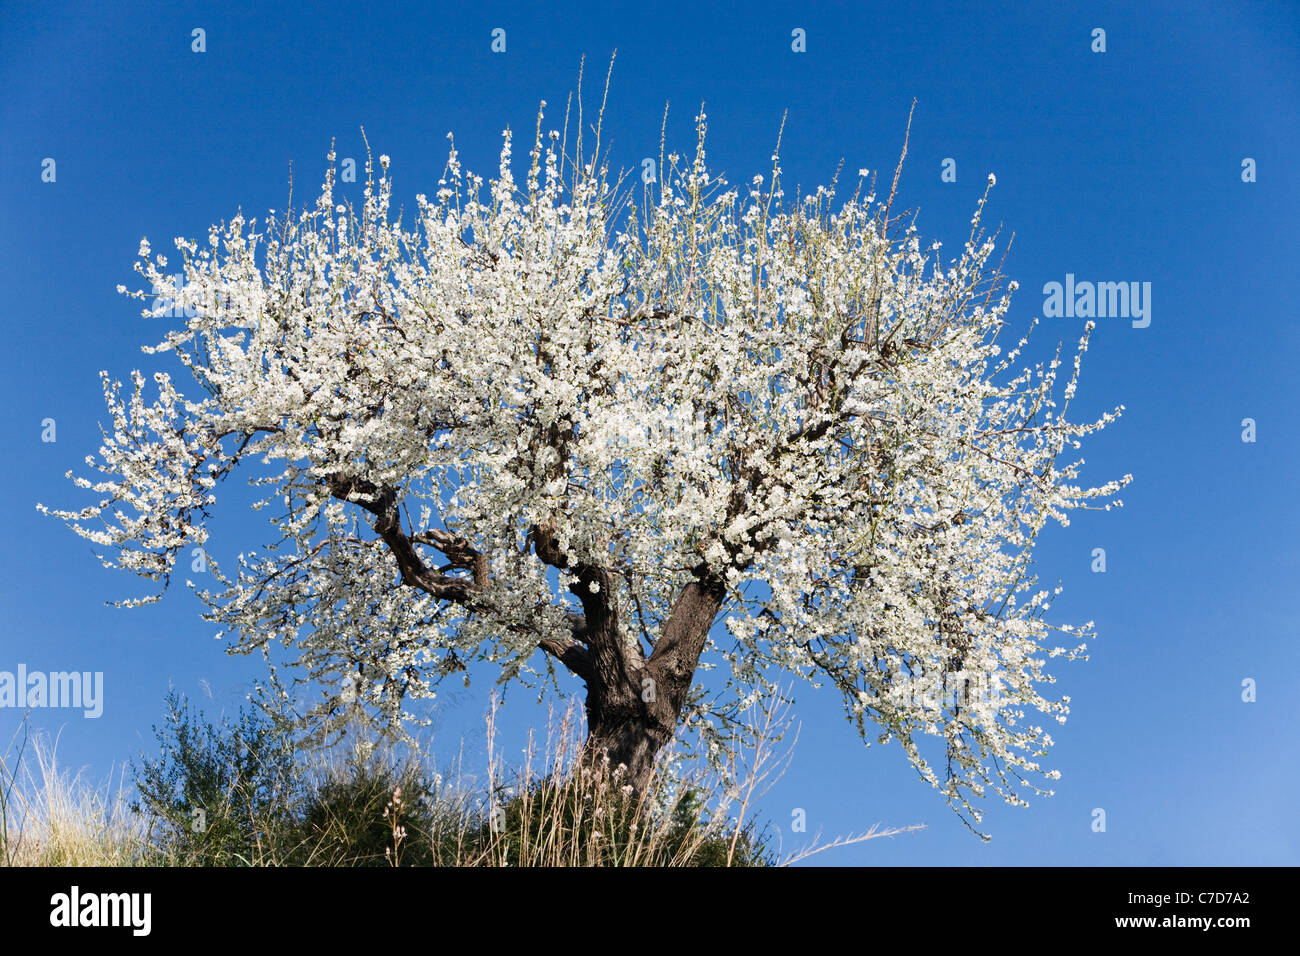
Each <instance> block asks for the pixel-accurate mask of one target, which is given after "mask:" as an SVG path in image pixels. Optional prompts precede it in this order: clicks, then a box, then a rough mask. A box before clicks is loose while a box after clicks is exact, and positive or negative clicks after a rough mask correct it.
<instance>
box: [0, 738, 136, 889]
mask: <svg viewBox="0 0 1300 956" xmlns="http://www.w3.org/2000/svg"><path fill="white" fill-rule="evenodd" d="M19 734H21V735H22V736H21V737H20V736H19ZM19 734H16V735H15V738H14V739H13V740H11V741H10V744H9V747H8V748H7V749H6V752H5V753H4V754H3V755H2V756H0V863H3V864H4V865H6V866H133V865H136V864H138V863H139V862H140V860H141V857H142V854H143V851H144V847H145V832H144V828H143V827H142V826H141V822H140V820H139V819H137V818H136V817H134V816H133V815H132V814H131V812H130V810H129V808H128V806H127V802H126V800H125V790H124V784H123V779H122V777H121V776H120V775H119V778H118V783H117V786H116V787H114V785H113V784H112V781H111V779H110V780H109V781H107V782H105V783H103V784H101V785H98V786H97V785H94V784H92V783H90V782H88V781H87V780H86V779H85V778H84V776H83V775H82V774H81V773H76V774H72V773H70V772H68V771H67V770H64V769H63V768H61V767H60V766H59V765H58V762H57V760H56V758H55V751H56V749H57V740H55V741H50V740H49V739H48V738H45V737H35V738H32V739H29V738H27V737H26V735H25V727H24V728H22V729H20V731H19Z"/></svg>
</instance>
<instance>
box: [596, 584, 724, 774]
mask: <svg viewBox="0 0 1300 956" xmlns="http://www.w3.org/2000/svg"><path fill="white" fill-rule="evenodd" d="M606 577H608V576H606ZM724 594H725V590H724V588H723V586H722V582H721V581H720V580H716V579H711V578H706V579H702V580H697V581H693V582H691V583H690V584H688V585H687V586H686V587H685V588H684V589H683V590H682V593H681V594H680V595H679V596H678V598H677V600H676V601H675V602H674V603H673V607H672V610H671V612H670V613H669V616H668V620H667V621H666V622H665V623H664V626H663V629H662V631H661V633H660V635H659V640H658V641H657V642H656V644H655V649H654V652H653V653H652V654H651V655H650V657H649V659H648V660H639V659H638V656H639V655H637V654H635V653H625V654H612V655H608V663H609V664H610V665H611V666H609V667H605V668H602V667H599V666H597V667H596V668H594V670H593V672H592V673H591V674H590V675H589V676H588V677H587V678H586V680H587V728H588V731H587V742H586V747H585V752H584V756H583V760H584V764H585V765H586V766H588V767H593V768H599V767H600V765H601V764H603V763H604V761H605V760H606V759H608V768H609V770H610V771H611V772H613V771H615V770H617V768H618V767H619V765H622V766H623V767H624V768H626V769H625V770H624V771H623V772H622V773H621V776H620V779H621V780H622V781H623V783H621V784H620V786H625V785H631V786H632V787H633V788H635V789H636V790H638V791H640V790H644V789H645V787H646V784H647V783H648V782H649V779H650V775H651V772H652V770H653V768H654V762H655V758H656V757H657V756H658V754H659V751H661V750H662V749H663V748H664V746H665V745H667V744H668V742H669V741H670V740H672V739H673V735H674V734H675V733H676V730H677V725H678V723H679V722H680V721H681V718H682V711H683V708H684V707H685V704H686V700H687V697H688V695H689V693H690V689H691V682H692V680H693V678H694V676H695V669H696V666H697V665H698V664H699V659H700V654H701V652H702V651H703V650H704V646H705V643H706V641H707V639H708V634H709V628H710V627H712V625H713V621H714V618H715V617H716V616H717V613H718V610H719V608H720V607H721V606H722V600H723V596H724ZM607 620H612V618H607ZM587 640H588V646H589V647H591V648H593V649H595V648H597V647H599V646H601V645H604V644H606V643H611V642H612V643H615V644H616V645H621V646H622V647H623V648H625V649H626V648H629V647H630V645H628V644H627V643H626V642H625V641H624V640H623V639H622V638H621V636H620V635H619V634H618V633H617V630H616V629H615V630H613V631H611V632H606V633H591V632H589V633H588V635H587ZM594 656H595V657H596V658H597V659H599V656H600V655H599V654H597V655H594Z"/></svg>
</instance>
